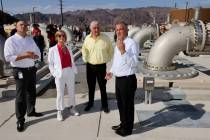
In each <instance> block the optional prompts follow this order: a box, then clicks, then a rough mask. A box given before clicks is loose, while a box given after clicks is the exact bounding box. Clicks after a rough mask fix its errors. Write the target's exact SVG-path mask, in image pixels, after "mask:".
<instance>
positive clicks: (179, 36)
mask: <svg viewBox="0 0 210 140" xmlns="http://www.w3.org/2000/svg"><path fill="white" fill-rule="evenodd" d="M187 39H189V41H190V43H193V42H194V30H193V26H183V27H174V28H172V29H171V30H169V31H168V32H166V33H164V34H163V35H162V36H160V37H159V38H158V39H157V40H156V41H155V44H154V47H152V49H151V50H150V52H149V55H148V59H147V62H146V67H147V68H148V69H152V70H172V69H174V67H173V64H172V59H173V58H174V56H175V55H176V54H178V53H179V52H180V51H184V50H186V46H187Z"/></svg>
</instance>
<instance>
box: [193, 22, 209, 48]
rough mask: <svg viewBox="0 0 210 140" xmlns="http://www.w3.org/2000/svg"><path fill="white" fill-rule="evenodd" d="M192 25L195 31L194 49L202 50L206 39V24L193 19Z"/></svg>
mask: <svg viewBox="0 0 210 140" xmlns="http://www.w3.org/2000/svg"><path fill="white" fill-rule="evenodd" d="M193 26H194V31H195V33H194V34H195V45H194V47H193V48H194V50H195V51H202V50H203V49H204V46H205V41H206V26H205V24H204V23H203V22H202V21H200V20H195V21H194V23H193Z"/></svg>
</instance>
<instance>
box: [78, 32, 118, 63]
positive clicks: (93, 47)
mask: <svg viewBox="0 0 210 140" xmlns="http://www.w3.org/2000/svg"><path fill="white" fill-rule="evenodd" d="M113 52H114V49H113V47H112V43H111V41H110V39H109V37H108V36H106V35H105V34H102V33H100V35H99V36H98V37H97V38H96V39H93V37H92V35H91V34H89V35H88V36H87V37H86V38H85V41H84V44H83V46H82V58H83V60H84V62H85V63H87V62H88V63H90V64H93V65H96V64H103V63H107V62H109V61H110V60H111V59H112V57H113Z"/></svg>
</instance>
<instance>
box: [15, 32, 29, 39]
mask: <svg viewBox="0 0 210 140" xmlns="http://www.w3.org/2000/svg"><path fill="white" fill-rule="evenodd" d="M15 36H16V37H17V38H20V39H22V38H25V37H26V36H27V35H26V36H25V37H23V36H21V35H19V34H18V33H15Z"/></svg>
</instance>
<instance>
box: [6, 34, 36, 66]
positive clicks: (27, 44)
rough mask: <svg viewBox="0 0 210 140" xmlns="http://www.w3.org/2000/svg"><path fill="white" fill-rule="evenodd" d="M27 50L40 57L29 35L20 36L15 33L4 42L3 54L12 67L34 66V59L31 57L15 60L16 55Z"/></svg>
mask: <svg viewBox="0 0 210 140" xmlns="http://www.w3.org/2000/svg"><path fill="white" fill-rule="evenodd" d="M27 51H32V52H34V53H35V54H36V55H38V56H39V58H40V51H39V48H38V47H37V46H36V43H35V42H34V40H33V38H32V37H30V36H25V37H22V36H21V35H19V34H18V33H16V34H15V35H13V36H11V37H9V38H8V39H7V40H6V42H5V46H4V56H5V59H6V61H7V62H10V64H11V66H12V67H19V68H27V67H32V66H34V59H31V58H25V59H22V60H18V61H15V60H16V58H17V56H18V55H20V54H22V53H24V52H27Z"/></svg>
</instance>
